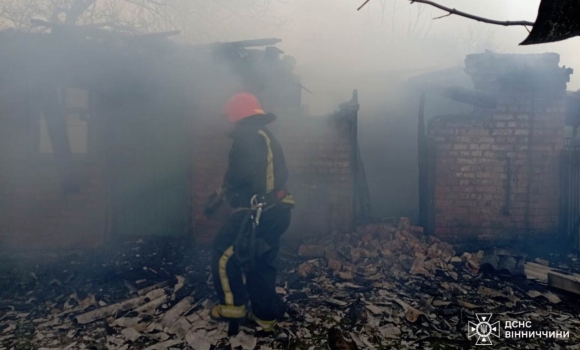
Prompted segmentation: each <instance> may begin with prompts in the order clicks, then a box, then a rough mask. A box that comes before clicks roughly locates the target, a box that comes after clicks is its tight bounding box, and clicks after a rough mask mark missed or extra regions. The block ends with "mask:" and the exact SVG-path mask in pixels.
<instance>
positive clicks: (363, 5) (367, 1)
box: [357, 0, 371, 11]
mask: <svg viewBox="0 0 580 350" xmlns="http://www.w3.org/2000/svg"><path fill="white" fill-rule="evenodd" d="M369 1H371V0H366V1H365V2H364V4H362V5H360V6H359V8H358V9H357V11H360V9H362V8H363V7H365V5H366V4H368V3H369Z"/></svg>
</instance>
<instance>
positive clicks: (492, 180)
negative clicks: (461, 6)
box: [428, 53, 572, 240]
mask: <svg viewBox="0 0 580 350" xmlns="http://www.w3.org/2000/svg"><path fill="white" fill-rule="evenodd" d="M558 63H559V56H558V55H557V54H543V55H499V54H493V53H485V54H477V55H470V56H468V57H467V59H466V61H465V65H466V72H467V74H469V75H470V76H471V77H472V79H473V82H474V85H475V88H476V90H477V91H478V92H480V93H482V94H484V95H486V96H491V97H493V99H494V100H495V101H496V102H494V106H493V107H488V108H476V110H475V111H474V112H473V113H471V114H467V115H451V116H440V117H437V118H435V119H433V120H431V122H430V124H429V131H428V133H429V142H431V147H430V149H431V150H432V152H431V153H430V155H429V157H430V158H431V159H430V161H431V162H432V164H431V166H432V168H431V169H430V170H431V173H430V177H431V179H430V181H432V185H433V188H432V191H433V193H432V197H431V199H430V202H431V205H432V206H433V207H432V212H431V215H432V217H431V220H432V222H431V224H432V225H434V232H435V234H437V235H438V236H440V237H447V238H448V239H459V240H470V239H473V238H480V239H496V240H497V239H500V240H501V239H506V240H510V239H514V238H518V237H520V238H521V237H524V236H525V235H527V234H530V235H550V236H553V235H555V234H557V233H558V230H559V220H558V219H559V210H560V188H559V181H560V156H561V152H562V151H563V148H564V135H563V133H564V126H565V119H566V98H565V97H566V84H567V82H568V81H569V76H570V74H572V70H571V69H568V68H565V67H560V66H559V65H558Z"/></svg>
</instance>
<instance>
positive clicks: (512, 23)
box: [365, 0, 534, 27]
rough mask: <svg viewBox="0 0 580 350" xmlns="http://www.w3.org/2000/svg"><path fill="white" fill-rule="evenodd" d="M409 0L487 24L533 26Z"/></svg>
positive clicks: (427, 1)
mask: <svg viewBox="0 0 580 350" xmlns="http://www.w3.org/2000/svg"><path fill="white" fill-rule="evenodd" d="M369 1H370V0H369ZM410 1H411V4H413V3H420V4H427V5H431V6H433V7H437V8H438V9H440V10H443V11H447V12H449V15H457V16H461V17H465V18H469V19H472V20H475V21H478V22H484V23H489V24H496V25H500V26H531V27H533V26H534V22H528V21H496V20H493V19H488V18H483V17H479V16H475V15H472V14H469V13H465V12H462V11H458V10H456V9H452V8H449V7H445V6H443V5H439V4H438V3H435V2H433V1H429V0H410ZM367 2H368V1H367ZM365 4H366V3H365ZM449 15H448V16H449ZM443 17H447V16H443Z"/></svg>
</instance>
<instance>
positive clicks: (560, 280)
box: [548, 272, 580, 295]
mask: <svg viewBox="0 0 580 350" xmlns="http://www.w3.org/2000/svg"><path fill="white" fill-rule="evenodd" d="M548 286H550V287H554V288H558V289H561V290H565V291H567V292H570V293H574V294H577V295H580V277H577V276H570V275H564V274H561V273H558V272H549V273H548Z"/></svg>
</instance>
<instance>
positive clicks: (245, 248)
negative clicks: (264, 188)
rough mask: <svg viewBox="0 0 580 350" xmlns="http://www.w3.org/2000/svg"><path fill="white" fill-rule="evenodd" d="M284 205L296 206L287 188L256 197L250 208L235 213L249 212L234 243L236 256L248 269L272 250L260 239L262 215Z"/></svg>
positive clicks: (239, 209) (253, 198)
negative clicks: (259, 257) (256, 259)
mask: <svg viewBox="0 0 580 350" xmlns="http://www.w3.org/2000/svg"><path fill="white" fill-rule="evenodd" d="M282 203H283V204H284V205H287V206H291V207H293V206H294V199H293V198H292V194H290V192H289V191H288V189H286V188H282V189H280V190H278V191H272V192H270V193H268V194H266V195H264V196H260V197H258V196H257V195H254V196H253V197H252V199H251V200H250V203H249V204H250V207H248V208H238V209H236V210H235V211H234V212H238V211H247V213H246V214H245V215H244V218H243V219H242V222H241V225H240V228H239V231H238V235H237V237H236V241H235V242H234V254H235V255H236V257H237V259H238V261H239V262H240V263H242V264H243V265H244V266H245V267H246V268H249V269H251V268H252V265H253V263H254V259H255V257H256V256H260V255H262V254H263V253H265V252H266V251H268V250H269V249H271V248H270V247H269V246H268V245H267V244H266V242H264V241H263V240H261V239H259V238H258V231H259V226H260V218H261V216H262V213H264V212H265V211H267V210H268V209H270V208H272V207H274V206H276V205H279V204H282Z"/></svg>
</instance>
